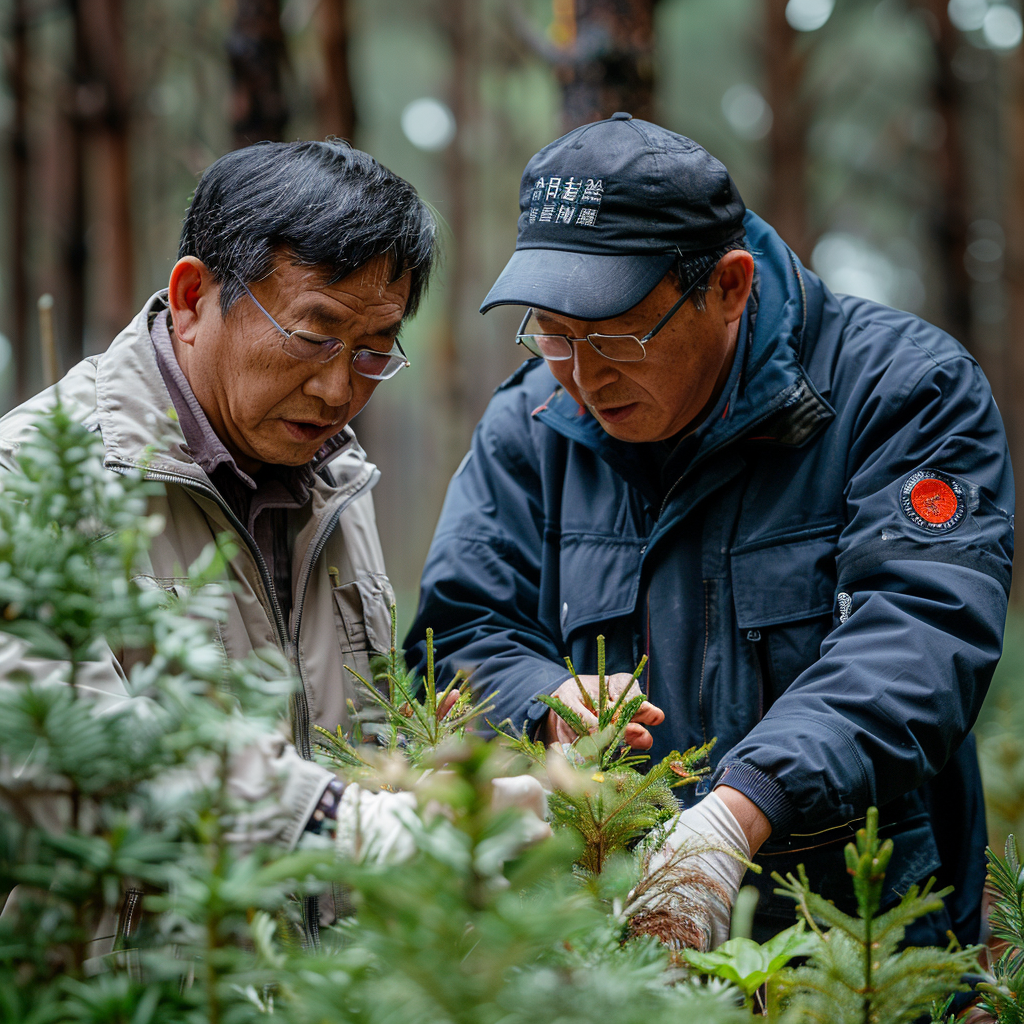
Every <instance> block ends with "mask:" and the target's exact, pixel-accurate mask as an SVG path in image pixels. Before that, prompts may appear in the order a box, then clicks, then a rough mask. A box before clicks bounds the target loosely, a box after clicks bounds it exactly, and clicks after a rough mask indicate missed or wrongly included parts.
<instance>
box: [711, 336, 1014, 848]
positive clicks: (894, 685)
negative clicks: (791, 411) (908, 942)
mask: <svg viewBox="0 0 1024 1024" xmlns="http://www.w3.org/2000/svg"><path fill="white" fill-rule="evenodd" d="M925 362H926V365H925V366H924V368H923V369H922V368H921V366H920V363H919V364H918V365H917V366H916V367H915V368H914V369H915V372H914V373H913V374H907V373H906V372H905V371H906V369H907V368H906V366H904V367H902V368H893V369H890V371H889V372H888V373H887V374H886V376H887V378H888V379H886V380H883V381H882V382H881V383H880V385H879V386H876V387H874V388H873V389H872V390H871V392H870V394H869V395H868V396H867V398H866V399H865V400H864V401H863V402H858V403H857V408H856V409H855V410H854V411H853V412H851V413H850V415H853V416H855V422H853V424H852V429H851V430H850V431H849V433H848V436H850V437H852V438H853V442H852V445H851V447H850V451H849V458H848V461H847V472H846V480H847V484H846V493H845V498H846V525H845V528H844V529H843V530H842V532H841V534H840V537H839V541H838V553H837V558H836V568H837V577H838V587H837V613H836V618H835V620H834V621H835V622H836V623H837V625H836V626H835V628H833V630H832V632H831V633H830V634H829V635H828V636H827V637H826V639H825V641H824V643H823V644H822V646H821V651H820V658H819V660H818V661H816V662H815V663H814V664H812V665H811V666H810V667H809V668H808V669H807V670H806V671H804V672H803V673H802V674H801V675H799V676H798V677H797V678H796V680H795V681H794V682H793V683H792V684H791V685H790V686H789V687H788V689H787V690H786V691H785V692H784V693H783V694H782V695H781V696H780V697H779V698H778V700H776V702H775V703H774V704H773V705H772V707H771V708H770V709H769V710H768V712H767V714H765V716H764V718H763V719H762V720H761V721H760V722H759V723H758V724H757V725H756V726H755V727H754V728H753V730H751V732H750V733H748V735H747V736H746V737H745V738H744V739H743V740H742V741H741V742H740V743H738V744H737V745H736V746H735V747H734V748H733V749H732V750H731V751H729V752H728V753H727V754H726V756H725V757H724V758H723V760H722V763H721V765H720V767H719V769H718V772H717V773H716V777H715V780H714V781H715V783H716V784H717V783H722V782H724V783H726V784H727V785H730V786H732V787H734V788H736V789H738V790H740V791H741V792H743V793H745V794H746V795H747V796H749V797H750V798H751V799H752V800H753V801H754V803H756V804H757V805H758V806H759V807H760V808H761V810H762V811H763V812H764V813H765V814H766V815H767V817H768V818H769V820H770V821H771V824H772V827H773V836H777V837H778V838H783V837H784V836H785V835H786V834H787V833H788V832H789V831H790V830H791V829H792V828H793V827H794V826H795V825H796V823H797V822H803V823H806V822H808V821H813V822H814V823H815V825H816V826H818V827H827V826H829V825H834V824H837V823H840V822H843V821H848V820H849V819H850V818H852V817H858V816H861V815H863V814H864V812H865V809H866V808H867V807H868V806H870V805H872V804H874V805H883V804H885V803H886V802H887V801H889V800H891V799H893V798H895V797H897V796H900V795H902V794H904V793H906V792H909V791H910V790H913V789H915V788H917V787H918V786H920V785H921V784H922V783H924V782H925V781H927V780H928V779H929V778H931V777H932V776H934V775H935V774H936V773H937V772H938V771H939V770H940V769H941V768H942V767H943V765H944V764H945V763H946V761H947V760H948V759H949V758H950V757H951V756H952V754H953V753H954V752H955V751H956V750H957V748H958V747H959V746H960V744H961V743H962V742H963V740H964V738H965V737H966V735H967V733H968V732H969V730H970V729H971V727H972V725H973V724H974V721H975V718H976V717H977V714H978V710H979V708H980V706H981V702H982V700H983V698H984V696H985V692H986V690H987V688H988V684H989V682H990V680H991V678H992V673H993V671H994V669H995V665H996V662H997V661H998V659H999V655H1000V653H1001V647H1002V633H1003V624H1004V621H1005V617H1006V607H1007V599H1008V594H1009V588H1010V564H1011V560H1012V555H1013V501H1014V497H1013V477H1012V472H1011V469H1010V462H1009V455H1008V452H1007V446H1006V438H1005V435H1004V432H1003V425H1002V421H1001V419H1000V416H999V413H998V410H997V409H996V406H995V402H994V401H993V399H992V395H991V392H990V390H989V387H988V383H987V381H986V380H985V378H984V376H983V375H982V373H981V370H980V369H979V368H978V366H977V365H976V364H975V363H974V361H973V360H971V359H970V358H969V357H967V356H966V355H964V354H962V353H959V354H956V355H952V356H947V358H946V359H944V360H936V359H934V358H929V359H927V360H926V361H925ZM894 376H895V377H897V378H898V379H896V380H893V379H892V378H893V377H894ZM918 473H921V474H922V475H923V476H924V477H926V478H928V477H929V476H930V477H931V478H933V479H934V478H935V477H937V478H938V479H940V480H941V479H946V480H948V481H950V483H951V485H952V486H956V485H957V484H959V485H960V488H961V489H962V490H961V492H960V496H959V497H958V499H957V511H956V512H955V513H952V512H951V510H952V505H950V504H949V503H948V502H947V505H946V506H945V507H944V508H943V509H942V510H941V511H940V513H939V514H938V515H937V516H933V518H937V519H942V518H943V517H946V516H950V517H951V518H949V519H947V521H946V522H944V523H942V522H940V523H930V522H927V521H925V520H923V519H921V517H920V516H918V517H917V519H918V520H920V521H915V518H914V516H913V511H914V506H913V505H912V504H908V502H909V498H910V494H911V491H912V489H913V486H914V483H915V481H916V480H917V479H919V477H918V476H917V474H918Z"/></svg>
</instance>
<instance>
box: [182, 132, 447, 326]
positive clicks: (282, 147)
mask: <svg viewBox="0 0 1024 1024" xmlns="http://www.w3.org/2000/svg"><path fill="white" fill-rule="evenodd" d="M436 239H437V225H436V222H435V221H434V217H433V215H432V214H431V212H430V210H429V208H428V207H427V205H426V203H424V202H423V200H422V199H420V197H419V195H418V194H417V192H416V190H415V189H414V188H413V187H412V185H410V184H409V183H408V182H407V181H405V180H403V179H402V178H400V177H398V175H397V174H393V173H392V172H391V171H389V170H388V169H387V168H386V167H382V166H381V165H380V164H379V163H377V161H376V160H374V159H373V157H371V156H368V155H367V154H366V153H363V152H361V151H360V150H358V149H353V148H352V147H351V146H350V145H349V144H348V143H347V142H342V141H341V140H339V139H328V140H327V141H326V142H259V143H257V144H256V145H254V146H247V147H245V148H244V149H236V150H235V151H234V152H232V153H228V154H226V155H225V156H222V157H221V158H220V159H219V160H216V161H214V162H213V163H212V164H211V165H210V166H209V167H208V168H207V169H206V170H205V171H204V172H203V176H202V178H201V179H200V182H199V184H198V186H196V190H195V192H194V193H193V195H192V201H191V203H190V204H189V208H188V213H187V214H186V215H185V224H184V226H183V227H182V231H181V245H180V246H179V247H178V258H179V259H181V257H183V256H195V257H197V258H198V259H200V260H202V261H203V263H205V264H206V266H207V267H208V268H209V269H210V272H211V273H212V274H213V276H214V279H215V280H216V281H217V283H218V284H219V285H220V308H221V314H222V315H224V316H226V315H227V313H228V311H229V310H230V309H231V307H232V305H233V304H234V303H235V300H236V299H238V298H239V297H240V296H241V295H242V294H243V293H242V286H241V285H240V284H239V282H238V278H237V277H235V275H236V274H237V275H238V277H240V278H241V279H242V280H243V281H245V283H246V284H251V283H252V282H253V281H258V280H260V279H261V278H263V277H265V276H266V275H267V274H269V273H270V271H271V270H272V269H273V266H274V263H275V261H276V260H277V259H278V258H280V257H283V258H285V259H287V260H290V261H291V262H292V263H293V264H294V265H296V266H304V267H318V268H322V269H323V270H324V271H325V273H326V274H327V283H328V284H334V283H335V282H337V281H340V280H341V279H342V278H343V277H345V276H347V275H348V274H350V273H352V271H354V270H358V269H359V267H362V266H364V265H365V264H366V263H368V262H369V261H370V260H372V259H373V258H374V257H375V256H387V257H389V258H390V259H391V261H392V265H391V279H392V280H397V279H398V278H400V277H401V276H402V275H403V274H405V273H408V274H409V276H410V278H411V283H412V286H411V288H410V291H409V301H408V303H407V305H406V308H405V313H406V315H407V316H408V315H411V314H412V313H414V312H415V311H416V308H417V306H418V305H419V302H420V299H421V298H422V297H423V294H424V292H425V291H426V287H427V281H428V279H429V277H430V271H431V269H432V267H433V265H434V261H435V258H436Z"/></svg>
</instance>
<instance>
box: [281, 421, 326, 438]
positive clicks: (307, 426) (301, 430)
mask: <svg viewBox="0 0 1024 1024" xmlns="http://www.w3.org/2000/svg"><path fill="white" fill-rule="evenodd" d="M281 422H282V423H283V424H284V428H285V430H287V431H288V433H289V434H291V436H292V437H293V438H295V440H296V441H316V440H319V439H320V438H322V437H323V438H326V437H328V436H329V435H331V434H334V433H337V431H338V430H339V428H340V422H339V421H337V420H335V421H333V422H330V423H320V422H317V421H315V420H282V421H281Z"/></svg>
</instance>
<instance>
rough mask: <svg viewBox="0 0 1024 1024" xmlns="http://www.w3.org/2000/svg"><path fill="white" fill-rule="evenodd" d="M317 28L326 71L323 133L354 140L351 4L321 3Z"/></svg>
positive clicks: (322, 0) (345, 0)
mask: <svg viewBox="0 0 1024 1024" xmlns="http://www.w3.org/2000/svg"><path fill="white" fill-rule="evenodd" d="M317 27H318V28H319V30H320V39H321V44H322V46H323V54H324V70H325V74H324V81H323V83H322V84H321V87H320V95H319V97H318V99H319V108H320V130H321V132H322V133H323V134H324V136H325V137H326V136H328V135H337V136H338V138H341V139H349V140H351V139H352V137H353V136H354V135H355V130H356V105H355V98H354V96H353V94H352V76H351V72H350V70H349V60H348V41H349V31H348V0H320V4H319V6H318V8H317Z"/></svg>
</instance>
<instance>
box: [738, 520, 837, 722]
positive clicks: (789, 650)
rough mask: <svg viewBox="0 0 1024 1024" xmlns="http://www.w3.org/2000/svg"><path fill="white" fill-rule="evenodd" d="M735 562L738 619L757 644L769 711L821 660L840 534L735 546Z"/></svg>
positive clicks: (756, 662)
mask: <svg viewBox="0 0 1024 1024" xmlns="http://www.w3.org/2000/svg"><path fill="white" fill-rule="evenodd" d="M730 562H731V571H732V590H733V604H734V607H735V611H736V625H737V627H738V628H739V631H740V636H741V640H746V641H748V642H750V643H751V644H752V650H751V655H752V664H753V665H754V666H755V668H756V671H757V675H758V684H759V690H760V700H761V706H760V708H759V712H760V714H762V715H763V714H764V712H765V711H767V710H768V708H769V707H771V705H772V703H773V702H774V701H775V700H776V699H777V698H778V696H779V695H780V694H781V693H782V692H783V691H784V690H785V689H786V688H787V687H788V686H789V685H790V684H791V683H792V682H793V680H794V679H796V677H797V676H799V675H800V673H801V672H803V671H804V670H805V669H807V668H808V667H809V666H810V665H812V664H813V663H814V662H815V661H817V660H818V658H819V657H820V654H821V644H822V641H823V640H824V639H825V637H826V636H827V635H828V633H829V630H830V629H831V627H832V608H833V604H834V602H835V589H836V563H835V541H834V535H829V536H825V537H820V536H819V537H813V538H809V539H808V538H804V539H799V540H795V541H786V542H783V543H779V544H772V545H770V546H767V547H759V548H756V549H754V550H752V551H750V550H748V551H743V550H739V551H734V552H733V553H732V555H731V557H730Z"/></svg>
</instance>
